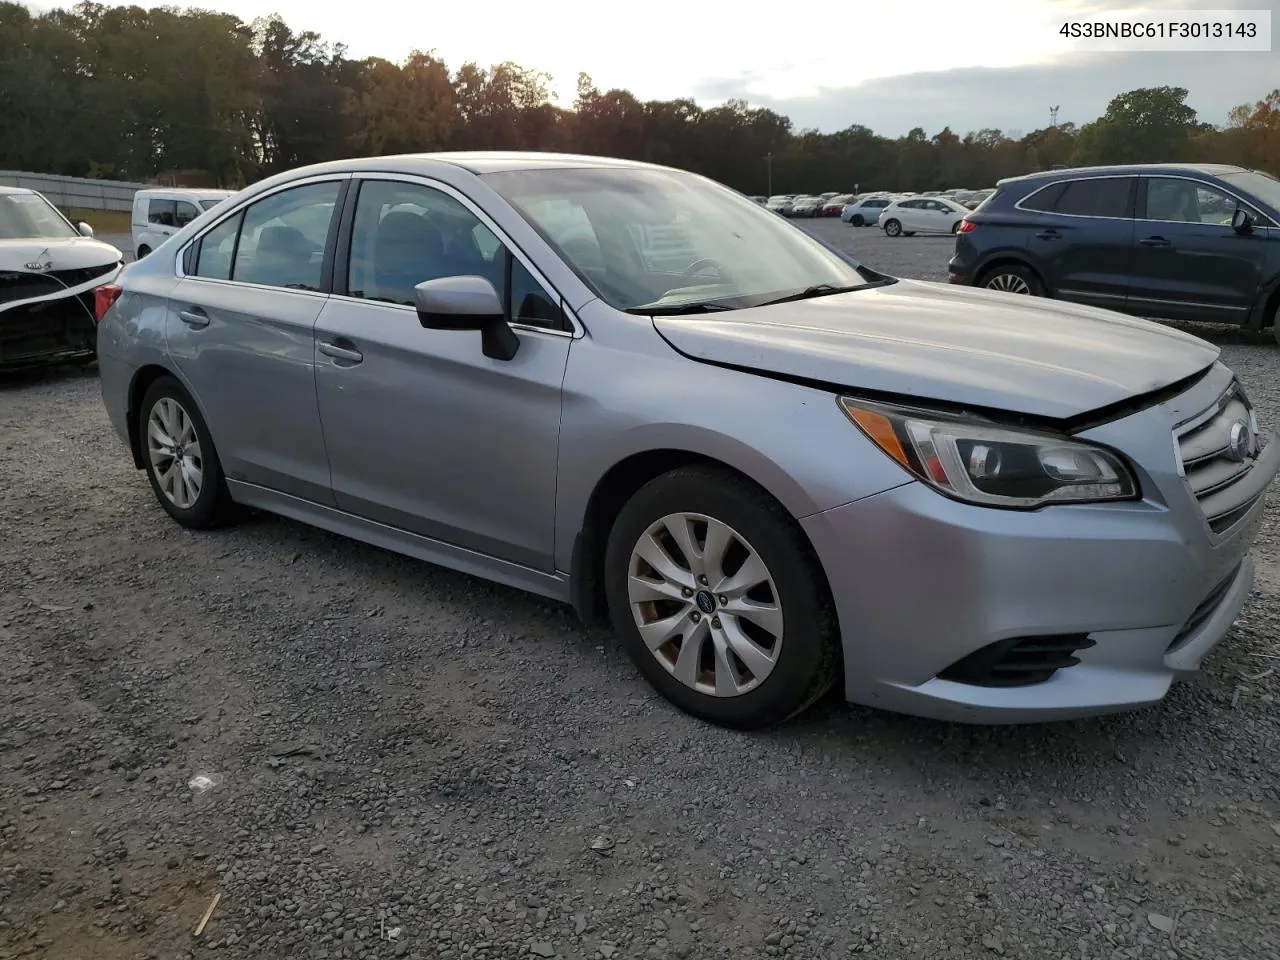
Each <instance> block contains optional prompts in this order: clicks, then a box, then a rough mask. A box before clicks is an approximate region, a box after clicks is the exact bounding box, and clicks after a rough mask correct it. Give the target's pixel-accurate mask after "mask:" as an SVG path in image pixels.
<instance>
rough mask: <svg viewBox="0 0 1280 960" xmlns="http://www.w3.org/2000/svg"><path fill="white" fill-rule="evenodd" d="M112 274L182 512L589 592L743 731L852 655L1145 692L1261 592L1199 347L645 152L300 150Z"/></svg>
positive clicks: (642, 660) (857, 690)
mask: <svg viewBox="0 0 1280 960" xmlns="http://www.w3.org/2000/svg"><path fill="white" fill-rule="evenodd" d="M99 303H100V305H101V307H102V311H101V312H100V317H99V320H100V322H99V327H98V353H99V362H100V365H101V371H102V394H103V400H104V402H105V405H106V409H107V412H108V414H109V415H110V418H111V421H112V422H113V423H114V425H115V427H116V429H117V430H118V432H119V434H120V437H121V438H122V440H123V441H124V443H125V444H126V445H127V448H128V450H129V451H130V453H131V455H132V458H133V462H134V464H135V465H136V466H137V467H138V468H139V469H140V470H143V471H145V473H146V476H147V477H148V479H149V481H150V483H151V486H152V488H153V490H154V492H155V495H156V498H157V500H158V502H159V504H160V505H161V506H162V507H163V508H164V509H165V510H166V511H167V512H168V514H169V515H170V516H171V517H172V518H173V519H174V520H176V521H177V522H179V523H181V524H183V525H185V526H187V527H192V528H206V527H210V526H214V525H216V524H221V523H225V522H228V521H230V520H232V519H234V517H235V516H236V512H237V509H238V508H239V507H257V508H261V509H264V510H268V511H274V512H275V513H278V514H281V515H283V516H286V517H292V518H294V519H297V520H300V521H303V522H305V523H309V524H314V525H316V526H319V527H322V528H325V529H327V530H331V531H335V532H338V533H341V534H345V535H347V536H350V537H354V538H356V539H359V540H363V541H366V542H368V543H373V544H377V545H380V546H383V547H386V548H389V549H392V550H397V551H401V552H403V553H406V554H409V555H412V556H415V557H419V558H421V559H423V560H426V561H430V562H432V563H438V564H442V565H445V566H448V567H452V568H454V569H456V570H461V571H465V572H467V573H471V574H475V575H478V576H481V577H487V578H489V579H492V580H495V581H498V582H501V583H504V584H509V585H511V586H514V587H518V588H520V589H523V590H528V591H533V592H535V593H538V594H542V595H544V596H547V597H551V598H554V599H556V600H559V601H564V602H567V603H571V604H573V606H574V607H575V608H576V609H577V611H578V612H579V614H580V615H581V616H582V617H583V618H584V619H585V620H588V621H598V622H608V623H611V624H612V627H613V629H614V631H615V632H616V634H617V636H618V638H619V639H620V641H621V642H622V643H623V644H624V645H625V647H626V649H627V650H628V651H629V652H630V654H631V656H632V657H633V659H634V660H635V662H636V664H637V665H638V667H639V669H640V671H641V672H642V673H643V674H644V675H645V676H646V677H647V678H648V679H649V680H650V681H651V682H652V683H653V685H654V686H655V687H656V688H657V689H658V690H659V691H661V692H662V693H663V694H664V695H665V696H666V697H668V698H669V699H670V700H671V701H673V702H674V703H676V704H678V705H679V706H680V707H682V708H683V709H685V710H687V711H689V712H691V713H693V714H696V715H697V716H700V717H703V718H706V719H707V720H710V721H713V722H716V723H721V724H727V725H733V726H740V727H758V726H763V725H766V724H771V723H775V722H778V721H781V720H783V719H785V718H787V717H790V716H792V715H793V714H795V713H797V712H799V711H800V710H802V709H804V708H805V707H806V706H807V705H808V704H810V703H812V702H813V701H814V700H815V699H817V698H818V697H820V696H821V695H822V694H823V693H824V692H825V691H826V690H828V689H829V688H831V687H832V686H833V685H834V686H836V687H838V688H839V690H840V691H841V692H842V694H843V695H844V697H846V698H847V699H849V700H851V701H854V702H857V703H862V704H870V705H874V706H880V707H886V708H890V709H895V710H901V711H906V712H911V713H916V714H921V715H926V716H933V717H943V718H952V719H961V720H972V721H981V722H1010V721H1026V720H1038V719H1049V718H1058V717H1074V716H1081V715H1087V714H1093V713H1099V712H1106V711H1114V710H1123V709H1128V708H1134V707H1139V706H1142V705H1146V704H1151V703H1154V702H1156V701H1158V700H1160V699H1161V698H1162V697H1163V696H1164V695H1165V693H1166V692H1167V690H1168V688H1169V685H1170V683H1171V682H1172V681H1173V680H1174V678H1175V677H1177V676H1179V675H1183V674H1186V673H1188V672H1190V671H1194V670H1195V669H1196V668H1197V666H1198V664H1199V663H1200V661H1201V659H1202V658H1203V657H1204V656H1205V655H1206V654H1207V653H1208V652H1209V651H1210V650H1211V649H1212V648H1213V647H1214V645H1215V644H1217V643H1218V642H1219V641H1220V640H1222V638H1223V637H1224V636H1226V635H1227V633H1228V631H1229V629H1230V627H1231V624H1232V622H1233V621H1234V619H1235V617H1236V615H1237V614H1238V612H1239V611H1240V609H1241V607H1242V605H1243V604H1244V602H1245V599H1246V597H1247V596H1248V594H1249V590H1250V585H1251V583H1252V578H1253V566H1252V563H1251V561H1250V559H1249V548H1250V544H1251V542H1252V540H1253V537H1254V533H1255V530H1256V528H1257V524H1258V519H1259V517H1260V516H1261V513H1262V509H1263V498H1264V494H1265V493H1266V490H1267V488H1268V486H1269V484H1270V483H1271V481H1272V479H1273V477H1274V476H1275V474H1276V471H1277V468H1278V467H1280V444H1274V443H1271V444H1264V442H1263V438H1262V437H1260V435H1259V431H1258V425H1257V421H1256V418H1255V417H1254V415H1253V412H1252V408H1251V407H1250V404H1249V401H1248V398H1247V397H1246V396H1245V394H1244V392H1243V390H1242V388H1241V387H1240V385H1239V384H1238V383H1237V381H1236V379H1235V377H1234V376H1233V375H1232V373H1231V371H1229V370H1228V369H1226V368H1225V367H1224V366H1222V365H1221V363H1220V362H1219V361H1218V350H1217V348H1216V347H1214V346H1212V345H1210V344H1208V343H1205V342H1204V341H1202V340H1199V339H1196V338H1194V337H1191V336H1189V335H1186V334H1183V333H1178V332H1175V331H1172V330H1168V329H1165V328H1162V327H1160V326H1158V325H1155V324H1152V323H1147V322H1144V321H1140V320H1135V319H1130V318H1127V317H1123V316H1119V315H1117V314H1113V313H1109V312H1105V311H1101V310H1096V309H1089V308H1085V307H1079V306H1072V305H1067V304H1061V303H1054V302H1049V301H1042V300H1036V299H1032V298H1028V297H1018V296H1012V295H1008V294H1003V293H997V292H991V291H981V290H972V289H968V288H956V287H946V286H942V285H938V284H931V283H923V282H912V281H906V280H895V279H893V278H891V277H887V276H884V275H882V274H879V273H877V272H875V271H873V270H871V269H869V268H867V267H865V266H861V265H859V264H857V263H855V262H853V261H852V260H851V259H850V258H849V257H847V256H846V255H844V254H841V253H839V252H836V251H835V250H833V249H831V248H829V247H827V246H825V245H824V244H823V243H821V242H819V241H818V240H816V239H814V238H812V237H810V236H809V235H807V234H806V233H804V232H803V231H801V230H799V229H798V228H796V227H795V226H793V225H792V224H790V223H788V222H786V221H785V220H783V219H781V218H779V217H777V216H774V215H772V214H771V213H769V212H768V211H767V210H766V209H763V208H762V207H760V206H759V205H757V204H755V203H752V202H751V201H750V200H749V199H747V198H745V197H743V196H741V195H740V194H738V193H737V192H735V191H733V190H730V189H728V188H726V187H723V186H720V185H718V184H716V183H713V182H711V181H709V180H706V179H704V178H702V177H698V176H695V175H693V174H690V173H684V172H681V171H677V170H671V169H667V168H662V167H656V166H650V165H644V164H638V163H630V162H624V161H617V160H606V159H600V158H587V157H570V156H552V155H546V154H484V153H474V154H438V155H423V156H403V157H383V158H377V159H367V160H345V161H340V162H335V163H330V164H325V165H321V166H314V167H309V168H306V169H302V170H295V171H292V172H289V173H285V174H281V175H279V176H275V177H272V178H270V179H268V180H264V181H262V182H260V183H258V184H255V185H254V186H252V187H250V188H248V189H247V190H245V191H243V192H242V193H241V194H239V195H237V196H236V197H234V198H232V199H231V200H229V201H227V202H225V203H224V204H223V205H221V206H220V207H218V208H217V209H216V210H214V211H211V212H208V213H205V214H203V215H202V216H201V217H200V218H199V219H197V220H196V221H195V222H193V223H192V224H190V225H189V226H188V227H186V228H185V229H183V230H182V231H181V232H179V233H178V234H177V235H175V236H174V237H172V238H170V239H169V240H167V241H166V242H165V243H164V244H163V245H162V246H160V247H159V248H157V249H156V250H155V252H154V253H153V254H152V255H151V256H149V257H147V258H146V259H145V260H143V261H141V262H139V263H136V264H133V265H131V266H129V267H128V268H126V270H125V272H124V274H123V275H122V277H121V278H120V280H119V282H118V283H117V284H115V285H113V286H112V287H111V288H109V289H108V290H107V291H105V292H104V295H103V296H101V297H100V298H99Z"/></svg>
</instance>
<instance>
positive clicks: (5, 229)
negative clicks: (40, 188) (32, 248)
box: [0, 193, 80, 240]
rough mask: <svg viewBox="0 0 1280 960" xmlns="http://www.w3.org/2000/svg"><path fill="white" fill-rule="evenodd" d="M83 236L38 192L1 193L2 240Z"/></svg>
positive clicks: (0, 223)
mask: <svg viewBox="0 0 1280 960" xmlns="http://www.w3.org/2000/svg"><path fill="white" fill-rule="evenodd" d="M78 236H80V233H79V231H77V230H76V228H75V227H73V226H71V224H70V223H68V222H67V220H66V218H65V217H64V216H63V215H62V214H60V213H59V212H58V211H57V208H56V207H54V205H53V204H51V203H50V202H49V201H48V200H46V199H45V198H44V197H42V196H40V194H38V193H3V194H0V240H65V239H67V238H68V237H78Z"/></svg>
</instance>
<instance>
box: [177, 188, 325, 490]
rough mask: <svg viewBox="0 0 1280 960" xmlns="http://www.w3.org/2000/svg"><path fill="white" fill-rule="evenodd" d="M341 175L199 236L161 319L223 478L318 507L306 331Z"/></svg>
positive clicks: (317, 444) (318, 305)
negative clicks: (166, 314) (203, 420)
mask: <svg viewBox="0 0 1280 960" xmlns="http://www.w3.org/2000/svg"><path fill="white" fill-rule="evenodd" d="M348 179H349V175H339V176H336V177H333V176H330V177H322V178H318V179H316V180H311V181H306V182H303V183H300V184H294V185H290V186H289V187H286V188H284V189H281V190H277V191H274V192H272V193H269V194H267V195H266V196H265V197H262V198H261V199H258V200H255V201H254V202H253V203H251V204H249V206H248V207H244V208H241V209H240V210H238V211H237V212H236V213H235V214H233V215H231V216H229V217H226V218H224V219H222V220H221V221H219V222H218V223H217V224H216V225H215V226H213V227H212V228H211V229H210V230H208V231H206V232H205V233H203V234H202V235H201V237H200V238H199V239H198V240H197V242H196V243H195V244H194V245H193V246H191V247H189V248H187V251H186V252H184V256H183V259H184V270H183V272H184V274H185V276H183V278H182V279H181V280H180V281H179V282H178V285H177V286H176V287H175V289H174V291H173V293H172V294H171V295H170V299H169V317H168V319H167V322H166V334H167V339H168V345H169V352H170V354H171V355H172V357H173V359H174V361H175V362H176V363H177V365H178V369H179V370H180V371H181V373H182V375H183V378H184V379H185V380H186V381H187V383H188V385H189V386H190V387H191V389H192V391H193V393H194V394H195V397H196V401H197V402H198V403H199V404H200V406H201V409H202V411H203V413H204V415H205V418H206V420H207V421H208V423H209V430H210V432H211V433H212V434H213V437H214V441H215V443H216V444H217V447H218V454H219V456H220V457H221V459H222V466H223V469H224V470H225V471H226V474H227V477H228V478H229V479H231V480H238V481H242V482H245V483H252V484H255V485H257V486H260V487H265V488H267V489H270V490H274V491H277V492H280V493H286V494H289V495H291V496H295V497H299V498H302V499H304V500H310V501H313V502H316V503H324V504H327V505H332V503H333V497H332V492H331V489H330V482H329V463H328V458H327V457H326V455H325V448H324V438H323V436H322V434H321V430H320V413H319V407H318V405H317V402H316V382H315V346H314V341H315V331H314V327H315V323H316V320H317V318H318V317H319V316H320V311H321V309H322V308H323V307H324V304H325V301H326V300H327V299H328V292H327V291H328V290H329V287H330V284H331V282H332V281H331V278H332V273H333V251H334V244H335V234H336V229H337V217H336V215H335V210H337V209H338V208H339V201H340V200H341V197H342V196H343V193H344V191H345V188H346V184H347V181H348Z"/></svg>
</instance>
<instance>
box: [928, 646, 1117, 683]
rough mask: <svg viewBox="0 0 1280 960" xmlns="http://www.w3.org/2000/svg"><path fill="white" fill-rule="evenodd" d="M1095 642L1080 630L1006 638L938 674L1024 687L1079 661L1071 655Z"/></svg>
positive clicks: (960, 679) (959, 679) (977, 681)
mask: <svg viewBox="0 0 1280 960" xmlns="http://www.w3.org/2000/svg"><path fill="white" fill-rule="evenodd" d="M1097 642H1098V641H1096V640H1094V639H1093V638H1092V637H1090V636H1089V635H1088V634H1084V633H1067V634H1053V635H1050V636H1043V637H1009V638H1008V639H1007V640H998V641H996V642H995V643H992V644H988V645H987V646H985V647H983V648H982V649H980V650H975V651H974V652H973V653H971V654H969V655H968V656H967V657H965V658H964V659H962V660H958V661H956V662H955V663H953V664H952V665H951V666H949V667H947V669H945V670H943V671H942V672H941V673H940V674H938V676H939V678H941V679H943V680H954V681H955V682H956V683H968V684H972V685H973V686H977V687H1027V686H1031V685H1032V684H1036V683H1044V681H1046V680H1048V679H1049V678H1050V677H1052V676H1053V675H1054V674H1055V673H1057V672H1058V671H1059V670H1065V669H1066V668H1067V667H1074V666H1075V665H1076V664H1077V663H1079V662H1080V659H1079V657H1077V656H1075V654H1076V653H1077V652H1078V651H1080V650H1087V649H1089V648H1090V647H1092V646H1094V645H1095V644H1096V643H1097Z"/></svg>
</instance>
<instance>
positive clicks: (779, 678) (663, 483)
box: [604, 467, 840, 730]
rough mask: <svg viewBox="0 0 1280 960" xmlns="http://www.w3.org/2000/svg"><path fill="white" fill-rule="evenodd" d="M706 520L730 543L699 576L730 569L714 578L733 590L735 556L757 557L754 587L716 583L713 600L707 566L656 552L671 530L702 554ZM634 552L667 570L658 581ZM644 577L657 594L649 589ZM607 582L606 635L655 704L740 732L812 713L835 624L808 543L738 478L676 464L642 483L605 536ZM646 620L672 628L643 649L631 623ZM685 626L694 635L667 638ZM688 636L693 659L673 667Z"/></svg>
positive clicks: (832, 674) (827, 671) (824, 684)
mask: <svg viewBox="0 0 1280 960" xmlns="http://www.w3.org/2000/svg"><path fill="white" fill-rule="evenodd" d="M711 524H715V525H716V529H717V530H718V531H719V532H720V535H721V537H722V541H721V542H722V543H723V544H725V545H727V549H722V550H720V551H717V552H718V553H720V560H719V561H717V562H716V563H715V564H713V567H712V568H711V569H710V570H708V574H709V576H710V577H711V579H713V580H714V579H716V574H715V573H714V572H712V571H714V569H715V568H716V567H718V568H719V569H720V570H721V572H722V573H723V571H724V569H725V568H729V569H731V570H732V574H730V575H729V576H727V577H721V578H720V579H721V584H725V583H730V584H731V583H732V581H733V580H734V579H735V577H737V576H738V575H740V574H741V573H742V571H743V570H744V569H745V566H746V564H745V560H744V559H740V558H745V559H750V558H751V557H752V556H753V555H754V557H755V559H756V560H757V561H759V563H760V565H761V567H760V570H761V572H762V574H763V577H762V578H761V579H753V580H752V581H751V583H755V584H756V586H752V585H751V583H747V584H745V587H744V584H736V585H730V586H722V587H721V589H724V590H725V594H723V595H721V594H717V593H714V592H712V591H711V590H710V589H708V588H711V587H714V586H716V584H715V583H714V582H708V583H705V584H701V583H700V580H699V578H698V577H697V574H698V572H699V571H702V570H704V569H706V568H704V567H703V565H702V562H701V560H700V559H699V558H698V557H696V556H695V557H694V559H693V560H692V561H690V560H689V559H687V558H686V557H684V555H683V554H681V553H680V552H679V551H678V550H677V551H674V552H672V551H671V550H670V548H669V547H668V548H666V552H665V553H664V552H663V550H662V549H660V548H659V546H658V544H659V543H660V542H674V537H673V536H672V535H671V534H670V530H671V529H677V530H679V529H683V530H684V531H685V533H686V535H687V536H689V538H690V539H689V540H688V541H687V542H689V543H691V544H693V545H694V546H695V547H697V546H698V544H699V541H701V547H702V549H704V550H705V548H706V532H707V531H708V530H709V529H710V528H711V527H710V525H711ZM655 537H656V539H655ZM645 544H648V547H645V546H644V545H645ZM642 549H645V550H646V551H647V556H648V557H650V558H653V559H654V560H655V562H657V563H659V564H660V565H662V566H664V567H665V568H666V569H667V571H668V574H667V576H666V577H664V576H663V575H662V574H658V573H657V572H656V569H657V568H656V567H655V566H652V565H651V564H649V563H648V561H647V560H646V559H645V557H644V556H642V555H641V550H642ZM744 550H745V552H744ZM677 558H680V559H677ZM664 561H665V562H664ZM645 580H648V581H649V582H650V583H653V584H655V585H656V586H657V587H658V588H659V589H660V590H661V591H662V592H661V593H660V592H658V590H654V589H649V590H646V589H645V586H644V581H645ZM604 581H605V593H606V596H607V599H608V604H609V614H610V617H611V619H612V622H613V626H614V631H615V632H616V633H617V635H618V636H619V638H620V639H621V640H622V642H623V644H624V645H625V647H626V649H627V653H628V655H629V656H630V657H631V659H632V661H633V662H634V663H635V665H636V667H637V669H639V671H640V672H641V673H642V674H643V675H644V677H645V678H646V679H647V680H648V681H649V682H650V683H651V684H652V685H653V686H654V687H655V688H656V689H657V690H658V692H659V693H661V694H662V695H663V696H664V697H666V698H667V699H668V700H670V701H671V702H672V703H673V704H675V705H676V706H677V707H679V708H680V709H681V710H684V711H685V712H686V713H689V714H692V715H693V716H695V717H699V718H700V719H703V720H706V721H709V722H711V723H714V724H718V725H720V726H725V727H733V728H737V729H743V730H751V729H761V728H764V727H768V726H772V725H774V724H777V723H781V722H782V721H784V720H786V719H788V718H790V717H793V716H795V715H796V714H798V713H800V712H801V711H803V710H804V709H805V708H807V707H808V706H810V705H811V704H812V703H813V702H814V701H816V700H817V699H818V698H819V697H821V696H822V695H823V694H824V693H826V692H827V691H828V690H829V689H830V688H831V686H832V684H833V683H834V682H835V680H836V678H837V676H838V675H839V664H840V645H839V632H838V629H837V626H836V617H835V613H834V611H833V605H832V602H831V599H830V595H829V593H828V591H827V587H826V578H825V577H824V576H823V575H822V571H821V569H820V568H819V567H818V563H817V560H816V558H815V557H814V556H813V553H812V550H811V549H810V547H809V544H808V541H807V540H806V539H805V537H804V534H803V533H802V532H801V530H800V528H799V527H798V526H797V525H796V523H795V521H794V520H792V518H791V517H790V516H789V515H788V514H787V512H786V511H785V510H784V509H783V508H782V507H781V506H780V505H779V504H778V503H777V502H776V501H774V500H773V498H771V497H770V496H769V495H768V494H766V493H765V492H764V491H762V490H761V489H760V488H759V487H757V486H756V485H755V484H753V483H752V482H751V481H749V480H747V479H745V478H743V477H741V476H738V475H737V474H734V473H731V472H729V471H726V470H719V469H711V468H706V467H682V468H680V469H677V470H673V471H671V472H670V473H667V474H664V475H662V476H660V477H658V478H656V479H654V480H652V481H650V482H649V483H647V484H645V486H643V487H641V488H640V490H639V491H637V492H636V493H635V495H634V496H632V498H631V499H630V500H629V501H627V503H626V505H625V506H623V508H622V510H621V511H619V513H618V517H617V520H616V521H615V522H614V525H613V529H612V530H611V531H610V534H609V540H608V544H607V545H606V548H605V566H604ZM633 591H634V592H633ZM735 594H736V597H735ZM726 601H727V602H726ZM738 603H742V604H746V603H753V604H758V605H760V606H759V607H757V609H763V608H766V607H770V606H771V607H773V608H774V609H775V610H776V615H775V616H774V617H772V618H770V617H766V616H764V615H757V616H756V617H754V618H752V619H748V618H747V617H744V616H738V615H735V614H734V613H733V612H732V607H734V606H735V605H736V604H738ZM724 610H729V612H728V613H722V612H721V611H724ZM646 620H647V621H648V625H650V626H653V625H655V624H657V623H660V622H662V621H663V620H670V621H671V622H672V624H673V628H672V630H671V631H670V632H668V631H662V630H654V631H649V632H650V633H652V634H653V635H654V639H653V642H654V643H655V644H656V646H654V647H653V649H652V650H651V648H650V645H649V644H648V643H647V642H646V640H645V636H644V633H642V630H641V626H640V621H646ZM758 621H759V622H758ZM761 622H763V625H761ZM682 623H683V625H684V627H685V628H686V630H689V631H695V632H694V633H685V632H676V631H678V630H679V629H680V626H681V624H682ZM687 636H696V637H697V638H698V641H699V643H698V651H699V654H700V656H699V657H698V658H697V659H696V660H689V661H687V662H686V663H681V661H680V657H679V654H680V652H681V651H683V650H684V648H685V646H686V641H685V637H687ZM663 638H665V639H663ZM717 643H719V644H721V645H723V647H724V648H725V649H732V650H733V651H734V653H733V656H732V657H729V658H722V657H717V655H716V653H715V648H716V646H717ZM689 649H690V650H692V649H694V648H692V647H690V648H689ZM738 651H741V654H739V653H738ZM741 656H745V657H746V659H749V660H751V661H752V662H753V665H754V667H755V670H752V669H751V667H749V666H748V665H747V664H746V660H744V659H740V657H741ZM686 666H688V667H690V668H691V669H690V670H689V672H688V675H687V676H686V678H685V679H681V678H679V677H678V676H677V673H678V672H680V671H681V670H682V669H683V668H684V667H686ZM730 666H731V667H732V669H730ZM717 687H719V689H720V691H721V692H720V694H717V693H716V689H717Z"/></svg>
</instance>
